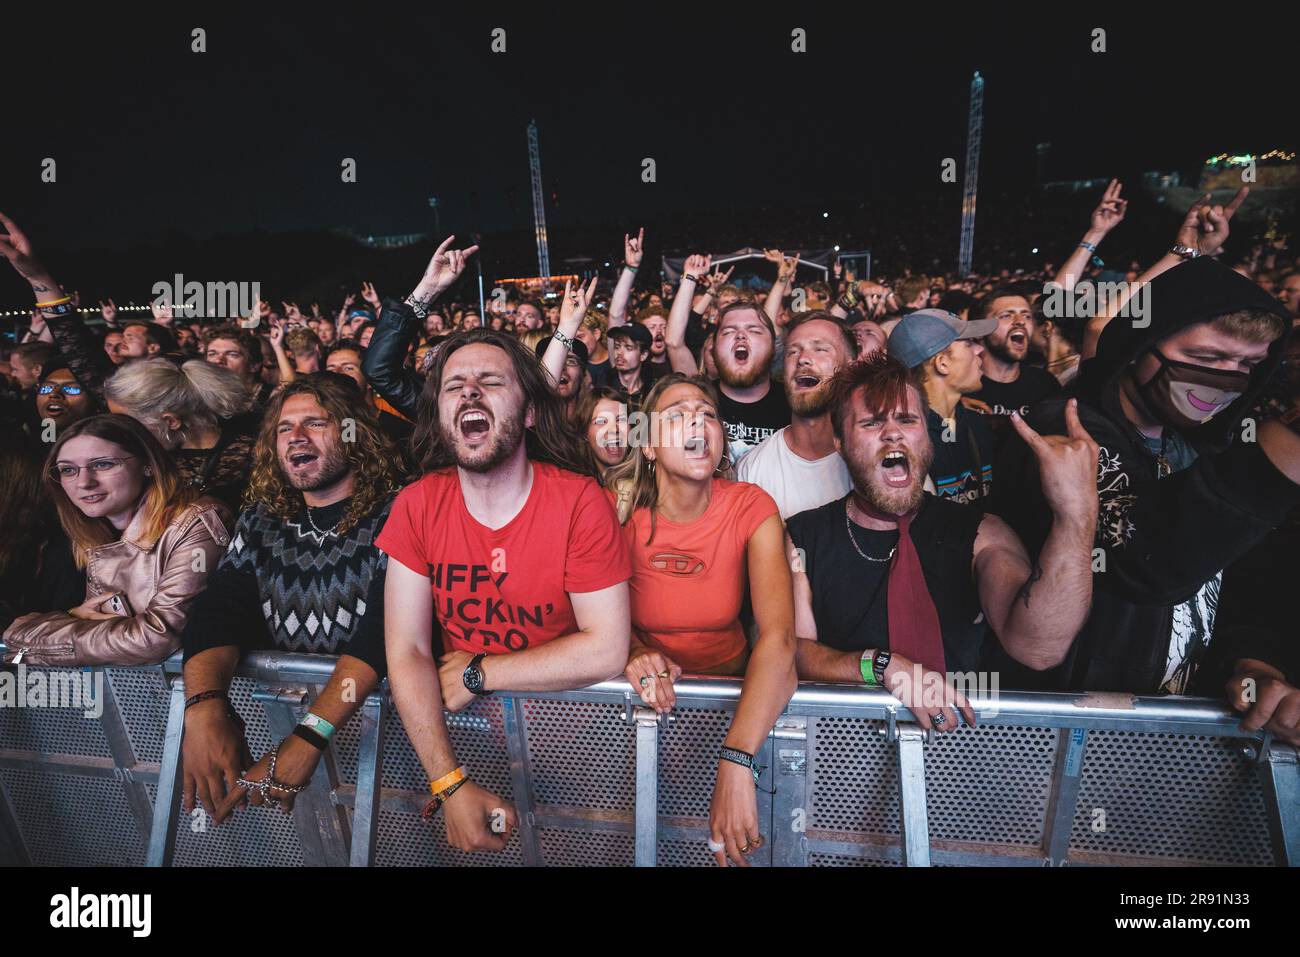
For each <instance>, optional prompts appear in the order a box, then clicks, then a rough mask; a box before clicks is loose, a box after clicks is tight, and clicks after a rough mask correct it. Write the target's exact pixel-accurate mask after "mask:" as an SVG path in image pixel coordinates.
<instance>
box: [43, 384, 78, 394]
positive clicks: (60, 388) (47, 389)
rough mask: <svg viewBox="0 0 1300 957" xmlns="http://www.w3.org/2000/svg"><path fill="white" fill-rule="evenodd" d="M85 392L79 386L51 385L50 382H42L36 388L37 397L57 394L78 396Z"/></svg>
mask: <svg viewBox="0 0 1300 957" xmlns="http://www.w3.org/2000/svg"><path fill="white" fill-rule="evenodd" d="M84 391H85V390H84V389H82V388H81V386H79V385H51V384H50V383H48V382H42V383H41V384H40V385H39V386H37V387H36V394H37V395H53V394H54V393H55V392H62V393H63V394H64V395H70V396H78V395H81V393H82V392H84Z"/></svg>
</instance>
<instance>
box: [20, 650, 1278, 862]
mask: <svg viewBox="0 0 1300 957" xmlns="http://www.w3.org/2000/svg"><path fill="white" fill-rule="evenodd" d="M0 647H2V646H0ZM336 660H337V659H336V658H334V657H331V656H326V655H301V654H288V653H280V652H257V653H252V654H249V655H247V656H245V658H244V659H243V660H242V661H241V663H240V666H239V668H238V671H237V674H238V675H239V676H241V677H245V678H249V679H253V680H254V681H255V682H256V683H257V688H256V690H255V692H254V694H253V700H254V701H256V702H258V703H260V704H261V706H262V708H263V709H264V710H265V712H266V716H267V721H268V726H269V729H270V732H271V734H272V736H273V737H275V738H280V737H283V736H284V735H286V734H288V733H289V732H290V731H291V730H292V727H293V725H294V724H295V723H296V721H297V718H298V714H299V713H300V712H301V711H302V710H304V709H305V708H306V707H308V706H309V704H310V701H311V700H313V699H314V697H315V694H316V693H318V692H319V689H320V688H321V687H322V686H323V685H324V684H325V682H327V681H328V680H329V678H330V676H331V675H332V673H333V670H334V665H335V662H336ZM152 668H153V669H161V672H162V675H163V679H164V683H166V682H167V680H168V679H170V688H169V691H168V704H167V723H166V731H165V736H164V741H163V747H162V760H161V762H160V763H156V764H155V763H150V762H142V761H140V760H138V759H137V757H136V756H135V755H134V753H133V752H132V749H131V743H130V738H129V736H128V734H127V733H126V726H125V722H124V719H123V716H122V713H121V711H120V709H119V708H118V705H117V701H116V697H115V693H114V690H113V687H112V682H111V681H105V684H104V695H105V701H104V711H103V715H102V716H101V718H100V719H99V721H100V725H101V728H102V729H103V731H104V734H105V737H106V739H107V741H108V745H109V750H110V753H111V755H112V757H111V758H91V757H82V756H71V755H63V756H60V755H52V754H38V753H35V752H16V751H6V750H0V769H4V768H19V769H23V770H45V771H57V772H60V773H72V774H80V775H90V776H97V777H105V776H109V777H115V778H117V779H118V780H120V781H121V782H122V784H123V787H124V791H125V795H126V798H127V804H128V806H129V808H130V810H131V813H132V816H133V817H134V818H135V822H136V824H137V826H138V827H139V828H140V830H141V832H142V833H143V834H147V835H148V846H147V854H146V861H145V862H146V864H147V865H148V866H153V867H165V866H170V865H171V863H172V862H173V859H174V855H175V851H176V835H177V829H178V827H177V826H178V823H179V816H180V813H181V809H180V787H181V743H182V738H183V734H184V702H185V688H184V680H183V678H182V677H181V670H182V665H181V658H180V655H179V654H178V655H176V656H173V657H172V658H170V659H168V660H167V661H166V662H164V663H163V664H162V665H158V666H152ZM96 670H101V669H96ZM741 687H742V682H741V679H739V678H703V679H686V680H683V681H680V682H678V683H677V685H676V689H675V690H676V693H677V699H678V711H677V712H675V713H674V714H673V715H668V716H665V717H661V716H659V715H657V714H656V713H655V712H654V711H653V710H651V709H647V708H644V707H642V706H641V702H640V698H639V696H638V695H637V694H636V693H635V692H634V691H633V689H632V687H631V686H630V685H629V684H628V683H627V682H626V681H624V680H622V679H617V680H610V681H604V682H600V683H598V684H595V685H592V686H590V687H587V688H584V689H581V690H578V691H571V692H500V693H498V695H497V696H494V697H496V698H497V699H498V700H499V701H500V703H501V708H502V717H503V722H504V731H505V741H506V747H507V751H508V758H509V768H510V780H511V784H512V785H513V791H514V803H515V805H516V808H517V810H518V812H519V820H520V826H519V846H520V853H521V856H522V861H523V863H524V864H525V865H535V864H541V863H544V860H543V855H542V853H541V849H540V843H539V835H538V832H539V830H540V829H541V828H543V827H547V826H551V827H562V828H566V829H569V830H577V831H588V832H592V831H594V832H604V833H622V834H631V835H632V836H633V838H634V847H635V852H634V862H635V864H636V865H637V866H642V867H652V866H655V865H656V864H657V863H658V862H659V846H660V842H661V840H665V839H667V840H675V841H692V842H693V841H698V842H699V843H700V844H701V845H702V844H703V841H704V839H705V836H706V830H707V821H700V820H694V819H690V820H688V819H681V818H667V817H665V816H664V815H663V813H662V812H661V809H660V807H659V785H660V763H661V762H660V752H661V744H662V743H663V738H664V735H665V734H668V735H671V734H672V731H671V728H672V726H673V723H674V721H675V720H676V717H677V714H679V713H681V710H682V709H704V710H714V711H721V712H731V711H734V709H735V706H736V704H737V702H738V701H739V698H740V692H741ZM968 697H969V696H968ZM969 700H970V702H971V705H972V707H973V708H974V709H975V711H976V713H977V717H978V720H979V724H980V725H981V726H998V725H1004V726H1010V727H1017V728H1024V727H1032V728H1034V729H1042V728H1047V729H1056V732H1057V738H1056V749H1055V758H1054V768H1053V771H1052V775H1051V781H1050V793H1049V795H1048V800H1047V805H1046V815H1045V818H1044V820H1043V822H1042V842H1041V846H1040V847H1038V848H1037V849H1032V848H1031V849H1015V848H1013V849H1003V850H1002V851H1001V852H998V851H993V852H990V850H989V849H988V848H973V847H950V846H948V847H945V846H938V845H936V844H935V843H934V842H932V840H931V836H930V815H929V811H928V808H927V795H926V785H927V778H926V745H927V744H928V743H930V742H932V741H933V740H934V733H933V732H929V733H926V732H923V731H922V730H921V728H920V727H919V726H918V725H916V724H915V723H914V722H913V720H912V715H911V714H910V712H908V711H907V709H906V708H904V707H902V705H901V704H900V703H899V702H898V701H897V700H896V699H894V698H893V697H892V696H890V695H889V694H887V693H885V692H883V691H868V690H865V689H861V688H856V687H852V686H847V685H831V684H818V683H804V684H800V686H799V688H798V690H797V691H796V692H795V694H794V696H793V698H792V699H791V701H790V703H789V705H788V706H787V707H786V709H785V711H784V712H783V713H782V714H781V716H780V717H779V718H778V719H777V722H776V724H775V726H774V728H773V729H772V732H771V733H770V734H769V736H768V738H767V740H766V742H765V743H764V745H763V748H762V749H761V752H760V754H759V755H758V756H757V757H758V761H759V763H760V764H761V765H762V766H763V767H764V769H765V770H764V772H763V774H762V777H761V778H760V782H759V788H758V809H759V816H760V822H761V824H760V828H761V830H762V831H763V833H764V834H765V836H767V837H768V840H767V841H766V842H765V844H764V847H763V848H762V849H761V850H760V851H759V852H757V853H756V854H755V855H754V856H753V857H752V858H751V860H752V861H753V862H754V863H756V864H766V865H774V866H806V865H807V864H808V863H809V854H810V844H811V845H813V846H814V847H816V849H817V850H818V851H819V852H820V853H825V854H831V855H832V856H836V855H839V856H847V857H852V858H862V859H865V860H867V861H869V862H872V863H877V864H890V863H894V864H897V863H901V864H904V865H906V866H930V865H932V864H949V865H953V864H958V865H960V864H984V865H988V864H996V865H1019V866H1026V865H1029V866H1062V865H1065V864H1067V863H1070V860H1069V850H1070V837H1071V828H1072V826H1073V824H1074V822H1075V817H1076V813H1077V811H1078V799H1079V794H1080V788H1081V780H1082V771H1083V764H1084V755H1085V751H1086V748H1087V742H1088V735H1089V733H1091V732H1102V731H1106V732H1114V731H1119V732H1163V733H1172V734H1180V735H1203V736H1207V737H1212V738H1220V739H1235V740H1237V741H1239V742H1240V748H1241V751H1242V753H1243V755H1244V756H1245V758H1246V759H1247V760H1250V761H1251V762H1252V763H1253V764H1254V766H1255V768H1256V770H1257V773H1258V774H1259V778H1260V783H1261V786H1262V792H1263V795H1264V798H1265V802H1266V804H1267V811H1268V815H1269V823H1270V834H1271V839H1272V843H1273V846H1274V849H1275V854H1276V857H1277V859H1278V860H1280V861H1282V862H1283V863H1286V864H1288V865H1290V866H1300V757H1298V754H1297V749H1296V748H1294V747H1290V746H1287V745H1283V744H1280V743H1279V742H1276V741H1274V740H1273V739H1272V736H1271V735H1269V734H1267V733H1254V734H1252V733H1247V732H1243V731H1242V730H1241V729H1240V727H1239V725H1238V722H1239V720H1240V718H1239V716H1238V715H1236V714H1234V713H1233V712H1232V711H1230V710H1228V709H1227V708H1226V707H1224V706H1223V705H1222V704H1221V703H1219V702H1216V701H1213V700H1210V699H1195V698H1160V697H1137V696H1130V695H1115V694H1108V695H1096V694H1044V693H1036V692H1007V693H1003V694H1001V695H999V696H997V697H996V699H993V698H979V697H969ZM527 701H565V702H585V703H595V704H604V705H613V706H614V707H615V709H621V713H622V718H623V721H625V722H626V723H627V724H628V725H629V726H631V727H632V728H633V729H634V738H633V740H634V753H635V810H634V812H633V813H631V814H618V813H611V812H594V811H593V812H590V813H584V811H583V809H566V810H565V813H564V814H563V815H558V814H554V813H552V812H550V811H547V812H546V813H542V812H540V811H539V810H538V809H537V808H536V807H534V803H533V797H534V792H533V787H532V784H533V778H532V772H531V770H530V768H529V748H528V724H527V720H526V716H525V708H524V704H525V702H527ZM391 707H392V703H391V700H390V697H389V694H388V691H387V684H386V682H385V684H384V685H383V686H381V688H380V689H379V690H378V691H376V692H375V693H372V694H370V695H369V696H368V697H367V698H366V700H365V701H364V702H363V704H362V706H361V707H360V708H359V709H358V712H357V714H356V715H355V716H354V717H353V719H352V720H353V722H355V723H356V725H357V727H358V728H359V741H358V752H357V762H356V773H357V780H356V784H355V785H348V784H345V783H342V782H341V781H340V780H339V776H338V772H337V769H336V767H335V763H334V755H333V751H334V746H331V748H330V751H329V752H327V753H326V755H325V759H324V760H322V761H321V763H320V765H319V766H318V768H317V771H316V774H315V775H314V777H313V779H312V781H311V783H310V785H309V787H308V788H307V789H305V790H304V791H303V792H302V794H301V795H300V796H299V798H298V801H297V803H296V806H295V811H294V815H293V821H294V828H295V831H296V834H297V837H298V839H299V841H300V842H301V845H302V857H303V863H304V864H306V865H308V866H320V865H325V866H344V865H351V866H354V867H366V866H370V865H372V864H373V863H374V862H375V859H376V851H377V843H378V829H379V818H380V812H381V807H384V806H387V807H390V808H394V807H396V808H399V809H403V810H408V811H409V810H418V809H419V807H420V806H422V804H423V802H424V801H425V799H426V797H427V796H426V795H424V794H422V793H411V792H406V791H392V790H388V789H384V788H382V786H381V780H382V777H381V772H382V762H383V745H384V733H385V728H386V726H387V725H388V718H389V709H390V708H391ZM819 718H852V719H865V720H868V721H875V722H879V723H880V727H879V729H878V733H879V734H880V735H881V736H882V738H883V740H884V742H885V743H886V744H887V745H889V746H892V749H893V752H894V756H895V761H896V769H897V771H898V783H899V808H900V812H901V813H900V821H899V844H898V845H897V846H893V845H881V846H875V847H864V846H862V845H861V844H859V843H855V842H853V841H852V840H850V839H847V838H842V837H840V838H837V837H835V836H830V837H826V836H823V837H821V838H817V839H815V840H813V841H810V840H809V838H808V837H807V835H806V834H805V833H803V832H802V831H800V830H799V829H798V828H790V827H787V826H786V824H785V822H788V821H790V820H791V819H792V818H795V817H797V816H798V815H799V814H800V812H801V811H803V810H804V809H805V808H806V805H807V797H808V794H809V793H810V792H809V787H810V782H809V773H810V769H809V757H810V754H809V746H808V729H809V722H810V720H812V721H814V722H815V721H816V720H817V719H819ZM711 763H712V762H708V764H707V765H706V766H711ZM147 784H156V786H157V792H156V796H155V798H154V800H153V801H152V802H151V801H150V800H149V795H148V793H147V791H146V790H145V785H147ZM708 787H709V788H710V789H711V787H712V781H711V780H710V781H709V782H708ZM349 808H350V810H351V813H350V814H349ZM158 809H162V810H163V813H157V811H158ZM0 860H4V861H11V862H14V863H17V864H27V863H30V862H31V859H30V855H29V854H28V851H27V849H26V847H25V846H24V844H23V835H22V831H21V828H20V827H19V825H18V822H17V819H16V816H15V814H14V809H13V807H12V806H11V804H10V801H9V798H8V796H7V795H6V794H5V793H4V790H3V788H0ZM1103 863H1104V862H1103Z"/></svg>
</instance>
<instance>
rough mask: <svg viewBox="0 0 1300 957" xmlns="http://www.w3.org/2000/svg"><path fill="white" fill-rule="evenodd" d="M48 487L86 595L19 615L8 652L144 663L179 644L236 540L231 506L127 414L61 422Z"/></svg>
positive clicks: (29, 658)
mask: <svg viewBox="0 0 1300 957" xmlns="http://www.w3.org/2000/svg"><path fill="white" fill-rule="evenodd" d="M45 486H46V489H47V491H48V492H49V493H50V495H51V497H52V498H53V501H54V505H55V508H56V509H57V511H58V516H59V522H60V524H61V525H62V526H63V530H64V531H65V532H66V533H67V536H68V541H69V542H70V543H71V546H72V555H73V558H74V559H75V561H76V564H77V567H78V568H82V569H84V570H85V572H86V593H85V598H86V600H85V601H84V602H83V603H82V604H80V605H78V606H77V607H76V608H72V609H70V610H68V611H54V612H45V613H35V614H28V615H23V616H22V617H20V618H17V619H15V620H14V622H13V624H11V625H10V626H9V628H8V629H7V630H6V631H5V635H4V641H5V644H6V645H7V646H8V652H7V653H6V659H7V660H9V661H16V662H26V663H27V664H33V665H99V664H116V665H140V664H153V663H156V662H158V661H161V660H162V659H164V658H166V657H167V656H168V655H170V654H171V653H172V652H174V651H175V650H176V649H177V648H179V647H180V632H181V628H182V627H183V626H184V624H185V620H186V618H187V617H188V614H189V607H190V604H191V602H192V601H193V600H194V598H195V596H197V595H198V594H199V592H201V591H202V590H203V589H204V588H205V587H206V586H207V577H208V569H209V568H213V567H215V565H216V563H217V561H218V560H219V559H220V557H221V553H222V552H223V551H224V549H225V546H226V544H227V542H228V540H229V536H228V533H227V528H228V527H229V522H230V518H231V515H230V511H229V509H228V508H227V507H226V506H225V505H223V504H221V503H220V502H218V501H216V500H214V499H211V498H204V497H200V495H199V492H198V490H196V489H194V488H193V487H192V486H190V485H187V484H185V483H184V482H183V481H182V479H181V477H180V474H179V473H178V471H177V469H176V466H175V465H174V464H173V463H172V461H171V459H170V458H169V457H168V455H167V453H166V452H165V451H164V450H163V448H162V446H161V445H160V444H159V443H158V440H157V439H155V438H154V437H153V435H152V434H151V433H150V432H149V430H148V429H146V428H145V427H144V426H143V425H141V424H140V423H139V422H137V421H136V420H135V419H132V418H130V417H129V416H125V415H96V416H92V417H90V418H87V419H82V420H81V421H79V422H76V423H75V424H73V425H71V426H69V427H68V428H67V429H66V430H64V431H63V432H62V434H61V435H60V436H59V438H58V441H57V442H55V444H54V447H53V448H52V449H51V450H50V454H49V456H48V458H47V460H46V467H45ZM29 607H30V606H29Z"/></svg>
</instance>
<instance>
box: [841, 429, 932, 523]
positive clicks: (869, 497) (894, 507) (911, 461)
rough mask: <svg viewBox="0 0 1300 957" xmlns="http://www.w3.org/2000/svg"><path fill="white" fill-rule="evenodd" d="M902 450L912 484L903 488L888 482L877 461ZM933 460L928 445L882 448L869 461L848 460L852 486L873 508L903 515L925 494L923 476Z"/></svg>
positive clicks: (916, 504) (917, 503)
mask: <svg viewBox="0 0 1300 957" xmlns="http://www.w3.org/2000/svg"><path fill="white" fill-rule="evenodd" d="M892 452H902V453H903V454H904V455H906V456H907V469H908V476H909V478H911V480H912V481H911V484H909V485H908V486H907V487H906V488H894V487H892V486H890V485H887V484H886V483H885V481H884V479H883V478H882V477H881V473H880V463H881V461H883V460H884V458H885V455H886V454H888V453H892ZM933 461H934V449H933V448H931V447H930V446H929V445H927V446H926V447H925V449H923V450H922V451H921V452H920V453H917V452H915V451H913V450H912V449H911V448H908V447H907V446H902V447H899V448H894V449H882V450H881V451H880V452H879V453H878V454H877V455H876V456H875V457H874V458H873V459H872V460H871V461H870V462H862V461H859V460H849V461H847V465H848V467H849V476H850V477H851V478H852V479H853V488H854V491H856V492H857V493H858V494H859V495H861V496H862V498H863V500H864V501H865V502H866V503H867V504H868V505H870V506H871V507H872V508H874V509H876V510H877V511H880V512H885V513H887V514H889V515H903V514H905V513H907V512H910V511H912V510H913V509H914V508H916V507H917V506H918V505H920V504H921V500H922V499H923V498H925V477H926V475H927V474H928V473H929V471H930V463H931V462H933Z"/></svg>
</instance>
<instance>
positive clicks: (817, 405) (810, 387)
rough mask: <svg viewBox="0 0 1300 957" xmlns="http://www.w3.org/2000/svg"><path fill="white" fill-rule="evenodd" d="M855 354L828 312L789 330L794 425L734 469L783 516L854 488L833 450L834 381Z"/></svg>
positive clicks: (808, 315) (804, 317)
mask: <svg viewBox="0 0 1300 957" xmlns="http://www.w3.org/2000/svg"><path fill="white" fill-rule="evenodd" d="M856 355H857V343H856V342H855V341H854V338H853V336H852V335H851V334H850V333H849V331H848V330H847V329H846V328H845V327H844V324H843V323H842V322H840V321H839V320H838V319H836V318H835V317H834V316H832V315H831V314H830V313H827V312H805V313H802V314H801V315H799V316H798V317H797V318H796V319H794V320H793V321H792V322H791V323H790V324H789V325H787V326H786V327H785V397H786V401H787V402H789V404H790V412H791V415H790V424H789V425H788V426H786V427H785V428H783V429H781V430H779V431H778V432H775V433H773V434H772V435H771V436H769V437H768V438H766V439H764V440H763V441H762V442H761V443H759V446H758V448H756V449H754V451H752V452H750V453H749V454H748V455H746V456H745V458H744V460H743V461H742V462H741V463H740V465H739V466H737V468H736V478H737V479H738V480H739V481H741V482H752V483H753V484H755V485H757V486H759V487H760V488H762V489H763V491H765V492H767V493H768V494H769V495H771V496H772V498H773V499H775V500H776V505H777V508H778V509H779V510H780V512H781V518H782V519H786V518H789V517H790V516H791V515H795V514H797V513H799V512H802V511H806V510H807V509H810V508H817V507H818V506H820V505H825V504H826V503H827V502H833V501H835V500H836V499H841V498H843V497H844V496H845V494H847V493H848V491H849V490H850V489H851V488H853V482H852V480H851V479H850V478H849V470H848V468H847V467H846V466H845V464H844V459H843V458H841V457H840V454H839V452H838V451H837V450H836V448H835V431H834V429H833V428H832V426H831V416H830V401H831V395H830V387H831V381H832V379H833V378H834V377H835V373H836V372H838V371H839V370H840V369H841V368H842V367H843V366H844V365H845V364H846V363H849V362H852V361H853V359H854V358H855V356H856Z"/></svg>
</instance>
